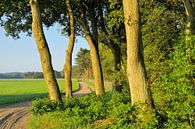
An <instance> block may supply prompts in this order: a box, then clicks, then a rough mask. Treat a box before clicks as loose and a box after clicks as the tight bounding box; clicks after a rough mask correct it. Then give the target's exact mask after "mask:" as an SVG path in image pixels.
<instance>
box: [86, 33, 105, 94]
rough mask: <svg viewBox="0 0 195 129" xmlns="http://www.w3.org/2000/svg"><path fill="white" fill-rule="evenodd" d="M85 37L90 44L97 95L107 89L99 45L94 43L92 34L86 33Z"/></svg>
mask: <svg viewBox="0 0 195 129" xmlns="http://www.w3.org/2000/svg"><path fill="white" fill-rule="evenodd" d="M85 38H86V40H87V42H88V44H89V46H90V55H91V61H92V68H93V75H94V80H95V90H96V95H97V96H101V95H103V94H104V93H105V90H104V80H103V75H102V68H101V64H100V56H99V52H98V47H97V46H96V45H95V44H94V42H93V40H92V38H91V36H90V35H86V36H85Z"/></svg>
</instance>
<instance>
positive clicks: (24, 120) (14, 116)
mask: <svg viewBox="0 0 195 129" xmlns="http://www.w3.org/2000/svg"><path fill="white" fill-rule="evenodd" d="M79 86H80V89H79V91H77V92H75V93H73V96H75V97H79V96H84V95H87V94H89V93H91V92H92V90H93V89H91V88H90V87H89V86H87V85H86V84H85V83H82V82H80V83H79ZM30 105H31V102H22V103H16V104H12V105H7V106H1V107H0V129H28V126H27V124H28V119H29V118H30V115H31V111H30Z"/></svg>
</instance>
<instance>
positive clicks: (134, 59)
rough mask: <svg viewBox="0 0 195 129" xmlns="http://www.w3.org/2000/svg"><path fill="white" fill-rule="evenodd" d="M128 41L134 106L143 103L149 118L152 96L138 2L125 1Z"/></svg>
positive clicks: (129, 77) (128, 59) (128, 58)
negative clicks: (145, 60)
mask: <svg viewBox="0 0 195 129" xmlns="http://www.w3.org/2000/svg"><path fill="white" fill-rule="evenodd" d="M123 9H124V17H125V30H126V41H127V76H128V81H129V87H130V93H131V102H132V104H135V105H136V104H138V103H143V104H144V106H142V107H141V108H142V109H143V110H144V112H146V115H147V116H150V115H151V113H152V104H151V102H152V101H151V95H150V91H149V88H148V86H147V84H146V72H145V67H144V60H143V50H142V40H141V26H140V17H139V4H138V0H123Z"/></svg>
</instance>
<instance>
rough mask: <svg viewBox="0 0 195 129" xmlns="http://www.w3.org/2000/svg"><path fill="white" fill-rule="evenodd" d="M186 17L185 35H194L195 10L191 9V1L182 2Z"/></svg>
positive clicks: (184, 0)
mask: <svg viewBox="0 0 195 129" xmlns="http://www.w3.org/2000/svg"><path fill="white" fill-rule="evenodd" d="M183 3H184V6H185V10H186V12H185V13H186V16H187V24H186V30H185V31H186V34H187V35H189V34H192V35H195V8H194V7H193V3H192V2H191V0H183Z"/></svg>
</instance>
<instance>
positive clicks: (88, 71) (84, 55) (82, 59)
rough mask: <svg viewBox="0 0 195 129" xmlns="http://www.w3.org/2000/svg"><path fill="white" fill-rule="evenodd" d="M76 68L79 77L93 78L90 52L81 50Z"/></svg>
mask: <svg viewBox="0 0 195 129" xmlns="http://www.w3.org/2000/svg"><path fill="white" fill-rule="evenodd" d="M75 68H76V69H77V70H76V71H75V72H77V74H78V75H79V76H82V78H83V79H86V78H87V79H89V78H92V73H93V71H92V63H91V59H90V51H89V50H87V49H83V48H80V50H79V52H78V53H77V58H76V65H75Z"/></svg>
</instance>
